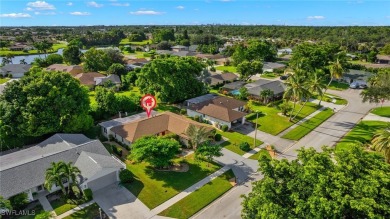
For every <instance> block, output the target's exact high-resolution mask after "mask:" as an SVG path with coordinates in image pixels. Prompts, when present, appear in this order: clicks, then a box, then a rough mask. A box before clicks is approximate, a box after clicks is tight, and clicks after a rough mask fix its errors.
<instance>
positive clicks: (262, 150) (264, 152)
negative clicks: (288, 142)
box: [249, 148, 271, 160]
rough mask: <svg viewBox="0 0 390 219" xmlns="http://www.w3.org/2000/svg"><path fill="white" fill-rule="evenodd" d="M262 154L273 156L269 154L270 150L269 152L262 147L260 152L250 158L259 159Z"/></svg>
mask: <svg viewBox="0 0 390 219" xmlns="http://www.w3.org/2000/svg"><path fill="white" fill-rule="evenodd" d="M261 155H265V156H267V157H271V156H270V155H269V152H268V151H267V150H266V149H264V148H262V149H261V150H260V151H259V152H257V153H256V154H254V155H252V156H250V157H249V159H252V160H258V159H259V158H260V156H261Z"/></svg>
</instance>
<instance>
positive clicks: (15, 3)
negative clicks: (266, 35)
mask: <svg viewBox="0 0 390 219" xmlns="http://www.w3.org/2000/svg"><path fill="white" fill-rule="evenodd" d="M200 24H237V25H303V26H356V25H358V26H366V25H367V26H390V1H389V0H381V1H378V0H327V1H324V0H300V1H293V0H273V1H270V0H181V1H179V0H159V1H152V0H127V1H126V0H104V1H99V0H95V1H89V0H69V1H68V0H45V1H31V0H0V26H79V25H200Z"/></svg>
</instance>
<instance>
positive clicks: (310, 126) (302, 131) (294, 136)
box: [282, 108, 334, 141]
mask: <svg viewBox="0 0 390 219" xmlns="http://www.w3.org/2000/svg"><path fill="white" fill-rule="evenodd" d="M333 114H334V113H333V110H331V109H329V108H326V109H325V110H323V111H322V112H320V113H318V114H317V115H315V116H314V117H312V118H311V119H309V120H307V121H305V122H303V123H302V124H300V125H298V126H297V127H296V128H294V129H293V130H291V131H289V132H288V133H287V134H285V135H283V136H282V138H286V139H290V140H296V141H297V140H299V139H301V138H303V137H304V136H305V135H307V134H309V133H310V132H311V131H312V130H314V129H315V128H316V127H317V126H319V125H320V124H321V123H323V122H325V121H326V120H327V119H328V118H329V117H331V116H332V115H333Z"/></svg>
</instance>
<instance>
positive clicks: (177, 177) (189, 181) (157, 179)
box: [125, 155, 220, 209]
mask: <svg viewBox="0 0 390 219" xmlns="http://www.w3.org/2000/svg"><path fill="white" fill-rule="evenodd" d="M179 161H185V162H187V163H188V165H189V171H187V172H172V171H157V170H155V169H154V168H153V167H151V166H149V165H148V164H147V163H144V162H143V163H136V164H127V169H129V170H130V171H131V172H132V173H133V174H134V182H132V183H130V184H127V185H125V187H126V188H127V189H128V190H129V191H130V192H131V193H133V194H134V195H135V196H136V197H138V198H139V199H140V200H141V201H142V202H143V203H144V204H145V205H146V206H148V208H150V209H153V208H155V207H157V206H158V205H160V204H162V203H164V202H165V201H167V200H168V199H170V198H172V197H173V196H175V195H177V194H178V193H180V192H181V191H183V190H185V189H187V188H188V187H190V186H192V185H193V184H195V183H197V182H199V181H200V180H202V179H203V178H205V177H206V176H208V175H210V174H212V173H214V172H215V171H217V170H218V169H219V168H220V166H218V165H217V164H214V163H212V164H210V165H209V164H208V163H207V162H204V161H195V160H194V156H193V155H189V156H187V157H185V158H178V159H176V160H175V162H176V163H177V162H179ZM208 165H209V166H208Z"/></svg>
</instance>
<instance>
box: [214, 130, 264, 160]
mask: <svg viewBox="0 0 390 219" xmlns="http://www.w3.org/2000/svg"><path fill="white" fill-rule="evenodd" d="M217 133H219V134H221V135H222V136H223V137H225V138H228V139H229V140H228V141H225V142H223V143H222V144H221V146H223V147H225V148H226V149H228V150H230V151H233V152H234V153H236V154H239V155H244V154H245V153H246V151H243V150H241V149H240V147H239V145H240V143H241V142H248V143H249V145H250V146H251V148H252V149H253V148H255V146H254V145H253V141H254V138H252V137H249V136H247V135H243V134H241V133H238V132H233V131H227V132H222V131H219V130H217ZM261 144H263V142H262V141H260V140H256V147H257V146H259V145H261Z"/></svg>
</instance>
